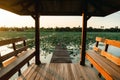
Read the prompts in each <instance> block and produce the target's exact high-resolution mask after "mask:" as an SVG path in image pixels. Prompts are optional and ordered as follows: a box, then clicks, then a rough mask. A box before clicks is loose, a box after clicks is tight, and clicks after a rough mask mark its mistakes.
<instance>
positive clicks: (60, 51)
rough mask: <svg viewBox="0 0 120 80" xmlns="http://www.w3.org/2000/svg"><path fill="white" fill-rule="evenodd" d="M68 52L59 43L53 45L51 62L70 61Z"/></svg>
mask: <svg viewBox="0 0 120 80" xmlns="http://www.w3.org/2000/svg"><path fill="white" fill-rule="evenodd" d="M71 62H72V61H71V59H70V56H69V53H68V51H67V49H66V48H62V46H61V45H57V46H56V47H55V51H54V52H53V56H52V59H51V63H71Z"/></svg>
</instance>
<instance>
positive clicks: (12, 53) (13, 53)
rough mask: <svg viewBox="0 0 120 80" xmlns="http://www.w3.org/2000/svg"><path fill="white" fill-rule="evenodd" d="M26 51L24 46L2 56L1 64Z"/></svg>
mask: <svg viewBox="0 0 120 80" xmlns="http://www.w3.org/2000/svg"><path fill="white" fill-rule="evenodd" d="M26 49H27V46H24V47H22V48H19V49H17V50H15V51H13V52H10V53H8V54H6V55H4V56H1V58H0V61H1V62H3V61H5V60H7V59H9V58H11V57H13V56H16V55H17V54H19V53H21V52H22V51H25V50H26Z"/></svg>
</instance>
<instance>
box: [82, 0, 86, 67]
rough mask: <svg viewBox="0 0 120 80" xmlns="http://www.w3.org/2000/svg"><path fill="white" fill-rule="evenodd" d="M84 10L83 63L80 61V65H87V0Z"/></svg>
mask: <svg viewBox="0 0 120 80" xmlns="http://www.w3.org/2000/svg"><path fill="white" fill-rule="evenodd" d="M82 1H83V2H82V4H83V5H82V8H83V12H82V20H83V22H82V23H83V24H82V37H81V38H82V40H81V45H82V49H81V61H80V65H83V66H84V65H85V54H86V32H87V0H82Z"/></svg>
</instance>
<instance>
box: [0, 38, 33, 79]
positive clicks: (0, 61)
mask: <svg viewBox="0 0 120 80" xmlns="http://www.w3.org/2000/svg"><path fill="white" fill-rule="evenodd" d="M21 41H22V42H23V43H22V44H23V45H22V46H20V47H19V48H16V47H17V46H18V45H19V44H18V45H17V44H16V43H17V42H21ZM8 44H12V47H11V48H13V51H12V52H9V53H7V54H5V55H3V56H0V80H8V79H9V78H10V77H11V76H12V75H13V74H15V73H16V72H17V71H18V74H19V75H20V74H21V70H20V68H21V67H22V66H24V65H25V64H26V63H28V62H29V60H30V59H32V58H33V57H34V56H35V50H32V49H31V50H27V45H26V42H25V38H14V39H8V40H3V41H0V46H4V45H8Z"/></svg>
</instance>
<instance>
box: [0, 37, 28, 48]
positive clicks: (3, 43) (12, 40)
mask: <svg viewBox="0 0 120 80" xmlns="http://www.w3.org/2000/svg"><path fill="white" fill-rule="evenodd" d="M24 40H26V38H24V37H23V38H14V39H8V40H2V41H0V46H3V45H7V44H12V43H16V42H19V41H24Z"/></svg>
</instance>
